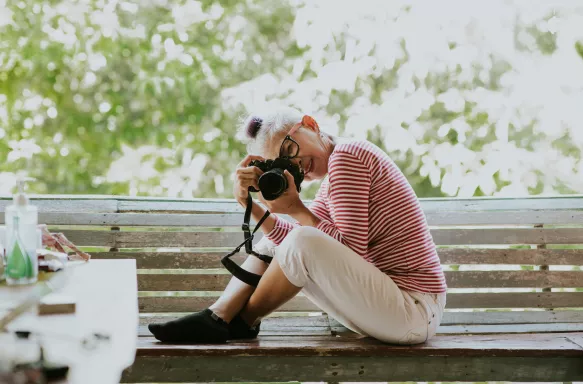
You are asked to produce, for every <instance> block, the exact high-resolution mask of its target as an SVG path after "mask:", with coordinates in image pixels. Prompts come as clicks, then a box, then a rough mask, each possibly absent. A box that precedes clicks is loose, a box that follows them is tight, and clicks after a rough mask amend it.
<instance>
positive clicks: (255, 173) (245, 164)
mask: <svg viewBox="0 0 583 384" xmlns="http://www.w3.org/2000/svg"><path fill="white" fill-rule="evenodd" d="M253 160H261V161H265V159H264V158H263V157H261V156H254V155H248V156H247V157H245V158H244V159H243V161H241V162H240V163H239V165H238V166H237V170H236V171H235V185H234V187H233V195H234V196H235V200H237V202H238V203H239V204H241V206H242V207H243V208H245V207H247V195H248V194H249V187H254V188H255V189H257V190H259V185H258V182H259V176H261V175H262V174H263V171H262V170H261V169H259V168H257V167H250V166H249V163H250V162H251V161H253Z"/></svg>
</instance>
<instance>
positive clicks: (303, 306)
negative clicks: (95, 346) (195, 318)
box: [138, 296, 320, 313]
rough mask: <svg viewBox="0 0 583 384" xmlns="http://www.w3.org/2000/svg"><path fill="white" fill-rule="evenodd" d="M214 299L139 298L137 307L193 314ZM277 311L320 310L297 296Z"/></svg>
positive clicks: (143, 309)
mask: <svg viewBox="0 0 583 384" xmlns="http://www.w3.org/2000/svg"><path fill="white" fill-rule="evenodd" d="M216 299H217V297H213V296H206V297H198V296H183V297H180V296H177V297H140V298H139V299H138V305H139V308H140V312H141V313H160V312H193V311H200V310H202V309H205V308H208V307H209V306H210V305H211V304H213V303H214V302H215V301H216ZM278 311H282V312H287V311H294V312H303V311H316V312H317V311H320V310H319V309H318V307H316V306H315V305H314V304H313V303H312V302H310V300H308V299H307V298H306V297H304V296H297V297H294V298H293V299H292V300H290V301H289V302H287V303H286V304H284V305H283V306H282V307H281V308H279V309H278Z"/></svg>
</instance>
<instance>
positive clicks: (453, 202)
mask: <svg viewBox="0 0 583 384" xmlns="http://www.w3.org/2000/svg"><path fill="white" fill-rule="evenodd" d="M118 200H119V209H120V212H125V211H131V212H142V211H145V212H151V211H164V212H184V213H188V212H242V209H241V208H240V206H239V205H238V204H237V203H236V202H235V201H234V200H232V199H160V198H139V199H138V198H120V197H118ZM419 201H420V203H421V207H422V209H423V210H424V211H425V212H433V211H446V212H451V211H474V212H475V211H516V210H533V211H538V210H583V196H582V195H570V196H565V195H562V196H551V197H537V196H533V197H526V198H493V197H478V198H467V199H461V198H422V199H419ZM306 203H307V204H308V205H309V203H310V200H307V201H306Z"/></svg>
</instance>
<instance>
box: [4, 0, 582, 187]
mask: <svg viewBox="0 0 583 384" xmlns="http://www.w3.org/2000/svg"><path fill="white" fill-rule="evenodd" d="M0 4H1V3H0ZM0 15H2V16H0V34H1V36H2V39H1V40H0V44H1V45H2V49H1V50H0V138H2V140H3V141H2V142H1V143H0V156H1V157H2V158H6V159H7V161H5V162H3V163H1V164H0V193H8V192H9V189H10V188H11V186H12V185H13V183H14V173H15V172H16V171H17V170H20V169H25V170H26V172H27V173H28V174H29V175H31V176H33V177H35V178H37V180H38V181H37V182H36V183H34V184H33V185H32V186H31V189H32V190H33V191H35V192H39V193H106V194H131V195H136V194H139V195H164V196H181V197H193V196H194V197H230V193H231V185H232V184H231V183H232V182H231V174H232V172H233V169H234V167H235V166H236V164H237V163H238V162H239V161H240V159H241V158H242V157H243V154H244V146H243V145H242V143H241V142H240V141H239V140H238V138H237V137H235V132H236V127H237V123H238V119H239V117H240V116H241V114H243V113H245V112H247V111H251V110H253V109H254V108H255V107H257V106H258V105H259V104H263V103H267V102H280V103H283V104H286V105H291V106H294V107H296V108H298V109H300V110H302V111H304V112H306V113H310V114H313V115H314V116H316V118H317V119H318V121H319V123H320V125H321V126H322V127H323V128H324V129H325V130H327V131H329V132H331V133H339V134H344V135H347V136H352V137H356V138H368V139H369V140H372V141H373V142H375V143H376V144H378V145H379V146H381V147H383V148H384V149H385V150H387V151H388V152H389V154H390V155H391V157H392V158H393V159H395V161H396V162H397V163H398V165H399V166H400V167H401V169H403V171H404V172H405V174H406V175H407V177H408V178H409V180H410V181H411V183H412V184H413V187H414V188H415V190H416V191H417V193H418V195H419V196H447V195H449V196H472V195H493V194H501V195H524V194H538V193H573V192H581V191H583V177H582V176H583V162H582V160H581V149H582V148H583V130H582V129H581V128H580V125H581V122H582V121H583V109H582V108H581V107H580V106H581V105H583V76H581V73H583V60H582V56H583V55H582V51H583V49H582V48H581V41H583V35H582V33H583V32H582V30H581V28H580V25H583V11H582V10H581V8H578V7H577V4H576V3H573V2H567V1H565V2H563V3H560V4H556V3H553V4H546V3H545V4H538V5H537V6H536V7H533V6H532V4H531V3H530V2H525V1H518V0H516V1H513V2H508V1H505V0H497V1H493V2H488V3H483V4H482V3H476V2H458V1H446V2H439V3H431V2H429V3H428V2H410V1H405V0H393V1H391V2H378V1H375V0H362V1H359V2H337V1H331V2H327V1H308V0H305V1H303V0H302V1H300V0H297V1H290V2H286V1H283V0H281V1H279V2H274V1H266V0H254V1H248V2H244V3H243V2H235V1H229V2H221V3H213V2H210V1H201V2H199V1H181V2H169V1H165V0H156V1H152V2H148V3H142V2H127V1H122V2H119V1H106V0H85V1H84V2H73V1H62V2H60V3H52V2H43V1H38V0H26V1H21V2H18V3H16V2H10V3H9V4H8V5H6V4H5V5H0ZM331 15H334V16H333V17H332V16H331ZM315 188H317V185H316V184H314V185H311V186H310V187H309V188H306V189H305V190H304V196H305V197H311V196H312V195H313V192H314V189H315Z"/></svg>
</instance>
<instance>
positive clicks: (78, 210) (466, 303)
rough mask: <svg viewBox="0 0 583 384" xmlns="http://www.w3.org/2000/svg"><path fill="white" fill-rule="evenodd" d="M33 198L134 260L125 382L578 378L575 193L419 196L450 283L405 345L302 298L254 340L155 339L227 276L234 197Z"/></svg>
mask: <svg viewBox="0 0 583 384" xmlns="http://www.w3.org/2000/svg"><path fill="white" fill-rule="evenodd" d="M34 202H35V204H37V205H38V206H39V207H40V209H41V212H42V213H41V217H40V221H41V222H45V223H47V224H50V225H51V226H53V227H55V228H56V227H58V228H60V229H61V230H62V231H63V232H64V233H65V234H66V236H67V237H68V238H69V239H71V240H72V241H73V242H75V243H76V244H78V245H83V246H91V247H101V248H97V249H96V248H94V249H91V253H92V255H93V257H94V258H95V259H125V258H132V259H136V261H137V266H138V268H139V272H138V288H139V291H140V294H139V308H140V329H139V333H140V336H141V337H140V339H139V341H138V349H137V354H136V361H135V363H134V365H133V366H132V367H131V368H129V369H127V370H126V372H125V375H124V381H126V382H210V381H254V382H259V381H292V380H293V381H327V382H340V381H359V382H372V381H383V382H386V381H499V380H504V381H582V380H583V289H581V288H582V287H583V272H581V268H580V267H579V266H581V265H583V246H582V244H583V225H582V224H583V196H570V197H566V196H563V197H552V198H549V197H540V198H539V197H533V198H524V199H498V198H475V199H423V200H422V206H423V208H424V211H425V213H426V216H427V219H428V222H429V224H430V225H431V226H432V234H433V236H434V240H435V242H436V244H438V245H439V247H440V248H439V255H440V258H441V261H442V264H443V265H444V268H445V270H446V275H447V281H448V285H449V293H448V304H447V312H446V315H445V318H444V319H443V322H442V326H441V327H440V329H439V334H438V336H436V337H435V338H434V339H433V340H431V341H430V342H428V343H426V344H424V345H418V346H412V347H407V346H393V345H384V344H382V343H379V342H376V341H374V340H371V339H368V338H362V337H358V336H356V335H354V334H352V333H350V332H347V331H346V329H344V328H343V327H342V326H341V325H340V324H338V323H337V322H335V321H334V320H333V319H330V318H328V317H327V316H326V314H322V313H319V312H318V308H316V307H315V306H314V305H313V304H311V303H310V302H309V301H308V300H306V298H305V297H301V296H300V297H297V298H295V299H293V300H292V301H290V302H289V303H288V304H286V305H285V306H284V307H283V308H281V312H278V313H277V314H275V315H274V316H273V317H271V318H268V319H266V320H265V321H264V324H263V330H262V332H261V334H260V337H259V339H258V340H256V341H250V342H236V343H228V344H227V345H198V346H192V345H164V344H160V343H157V342H156V341H155V339H153V338H152V337H151V335H150V334H149V333H148V331H147V328H146V326H145V325H146V324H147V323H149V322H151V321H159V320H167V319H172V318H175V317H177V316H180V315H182V314H184V313H188V312H191V311H195V310H198V309H201V308H205V307H207V306H208V305H209V304H211V303H212V302H213V301H214V300H215V298H216V296H218V295H219V294H220V292H221V290H222V289H223V288H224V287H225V285H226V284H227V282H228V280H229V278H230V275H229V274H228V273H227V272H226V271H225V270H224V269H223V268H222V266H221V264H220V258H221V257H222V256H223V255H224V253H225V250H227V249H228V248H229V247H233V246H235V245H236V244H238V243H239V242H240V241H241V238H242V234H241V232H240V227H239V226H240V222H241V219H242V215H241V213H242V211H241V209H240V208H239V207H238V206H237V205H236V203H235V202H234V201H231V200H172V199H147V198H122V197H103V196H75V197H74V196H68V197H53V196H44V197H42V196H41V197H38V198H36V199H34ZM7 203H8V201H7V199H4V200H0V208H3V206H5V205H7ZM0 211H3V209H0ZM2 219H3V218H2V216H0V221H2ZM577 245H579V246H577ZM243 258H244V255H241V257H240V258H239V260H243ZM103 281H104V283H105V284H106V283H107V276H104V280H103Z"/></svg>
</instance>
